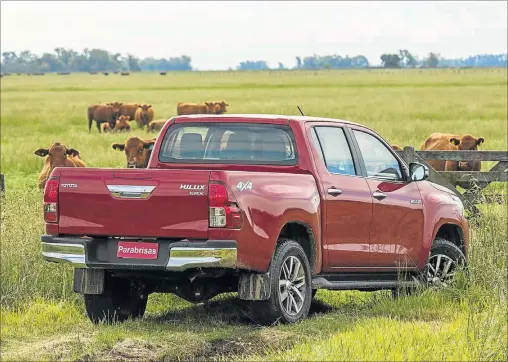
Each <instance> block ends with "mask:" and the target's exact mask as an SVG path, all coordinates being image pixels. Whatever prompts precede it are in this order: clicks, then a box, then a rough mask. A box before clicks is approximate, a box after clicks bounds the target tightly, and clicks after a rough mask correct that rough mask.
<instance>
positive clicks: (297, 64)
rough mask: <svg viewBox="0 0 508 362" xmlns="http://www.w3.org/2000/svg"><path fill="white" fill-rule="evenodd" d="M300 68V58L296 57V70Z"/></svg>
mask: <svg viewBox="0 0 508 362" xmlns="http://www.w3.org/2000/svg"><path fill="white" fill-rule="evenodd" d="M301 67H302V58H300V57H296V68H298V69H300V68H301Z"/></svg>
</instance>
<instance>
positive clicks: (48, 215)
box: [44, 177, 60, 222]
mask: <svg viewBox="0 0 508 362" xmlns="http://www.w3.org/2000/svg"><path fill="white" fill-rule="evenodd" d="M59 185H60V180H59V179H58V178H57V177H55V178H50V179H49V180H48V181H47V182H46V186H45V187H44V221H46V222H58V187H59Z"/></svg>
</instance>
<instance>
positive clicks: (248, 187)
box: [236, 181, 253, 191]
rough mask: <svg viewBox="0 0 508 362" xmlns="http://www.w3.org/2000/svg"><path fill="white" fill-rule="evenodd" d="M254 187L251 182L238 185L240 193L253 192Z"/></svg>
mask: <svg viewBox="0 0 508 362" xmlns="http://www.w3.org/2000/svg"><path fill="white" fill-rule="evenodd" d="M252 186H253V185H252V182H250V181H245V182H242V181H240V182H239V183H238V184H237V185H236V189H237V190H238V191H245V190H252Z"/></svg>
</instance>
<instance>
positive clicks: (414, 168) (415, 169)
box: [409, 162, 429, 181]
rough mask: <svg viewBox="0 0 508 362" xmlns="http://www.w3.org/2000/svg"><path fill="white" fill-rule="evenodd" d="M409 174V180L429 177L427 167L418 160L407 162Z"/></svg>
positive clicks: (421, 179) (420, 179)
mask: <svg viewBox="0 0 508 362" xmlns="http://www.w3.org/2000/svg"><path fill="white" fill-rule="evenodd" d="M409 175H410V177H411V181H423V180H425V179H426V178H428V177H429V168H428V167H427V166H425V165H422V164H421V163H418V162H411V163H410V164H409Z"/></svg>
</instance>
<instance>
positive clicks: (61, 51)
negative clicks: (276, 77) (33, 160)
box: [1, 48, 508, 73]
mask: <svg viewBox="0 0 508 362" xmlns="http://www.w3.org/2000/svg"><path fill="white" fill-rule="evenodd" d="M295 60H296V65H295V66H294V67H293V68H291V69H340V68H369V67H371V64H370V63H369V60H368V59H367V58H366V57H365V56H363V55H356V56H352V57H350V56H348V55H345V56H342V55H336V54H334V55H317V54H313V55H311V56H305V57H301V56H297V57H296V58H295ZM380 60H381V67H383V68H416V67H419V68H420V67H421V68H437V67H507V66H508V55H507V54H482V55H474V56H470V57H467V58H459V59H447V58H444V57H441V55H440V54H438V53H433V52H431V53H429V54H428V56H426V57H424V58H421V59H420V58H418V57H417V56H415V55H413V54H411V52H409V51H408V50H407V49H400V50H399V51H398V52H394V53H385V54H382V55H381V56H380ZM191 61H192V59H191V57H189V56H187V55H182V56H180V57H171V58H167V59H166V58H154V57H148V58H143V59H139V58H136V57H135V56H133V55H131V54H126V55H122V54H120V53H110V52H108V51H107V50H103V49H84V50H83V51H82V52H77V51H75V50H72V49H65V48H56V49H55V50H54V52H53V53H44V54H42V56H37V55H35V54H33V53H31V52H30V51H28V50H25V51H22V52H19V53H18V54H16V53H15V52H3V53H2V59H1V71H2V73H41V72H42V73H45V72H107V71H111V72H120V71H122V72H123V71H129V72H140V71H160V72H166V71H190V70H195V69H193V68H192V65H191ZM229 69H230V70H232V68H229ZM236 69H237V70H268V69H289V68H287V67H286V66H285V65H284V64H282V63H280V62H279V63H278V64H277V66H276V67H274V68H270V66H269V65H268V62H266V61H264V60H246V61H242V62H240V64H238V66H237V67H236Z"/></svg>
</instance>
